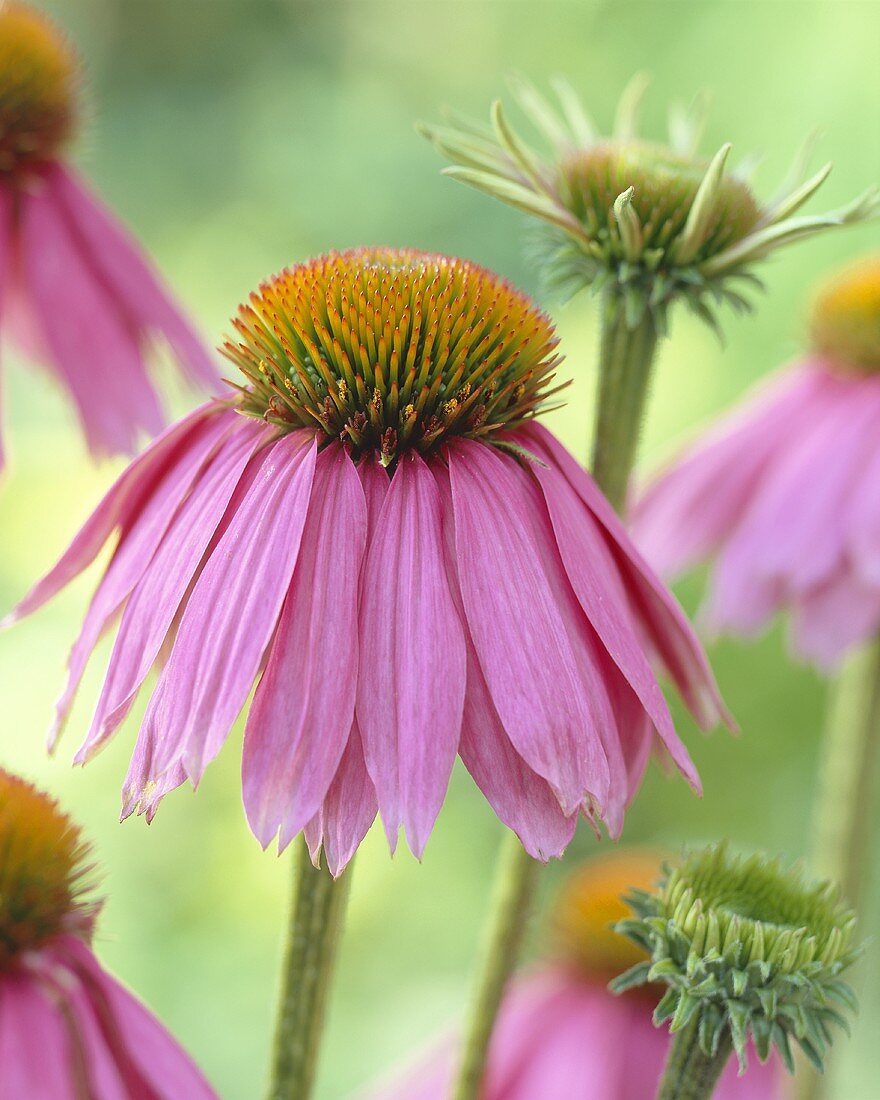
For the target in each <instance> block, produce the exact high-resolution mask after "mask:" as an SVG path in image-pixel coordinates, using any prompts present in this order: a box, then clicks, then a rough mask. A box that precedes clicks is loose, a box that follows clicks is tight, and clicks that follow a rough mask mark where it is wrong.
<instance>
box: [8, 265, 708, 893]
mask: <svg viewBox="0 0 880 1100" xmlns="http://www.w3.org/2000/svg"><path fill="white" fill-rule="evenodd" d="M234 324H235V327H236V329H237V332H238V336H237V339H236V341H235V342H230V343H228V344H227V345H226V353H227V355H228V356H229V358H230V359H232V360H233V361H234V362H236V363H237V364H238V365H239V366H240V367H241V369H242V370H243V372H244V374H245V376H246V384H245V385H244V387H242V389H241V391H240V395H239V398H238V399H237V400H236V401H234V402H228V403H221V402H217V401H215V402H211V403H209V404H206V405H204V406H203V407H202V408H200V409H198V410H197V411H196V412H195V413H193V414H192V415H190V416H189V417H187V418H186V419H184V420H182V421H181V422H180V423H178V424H177V425H175V426H174V427H173V428H171V429H170V430H169V431H167V432H166V433H165V434H164V435H163V436H162V437H161V438H159V439H158V440H157V441H155V442H154V443H153V444H152V445H151V446H150V447H149V448H148V449H147V450H146V451H145V452H144V454H143V455H142V456H141V457H140V458H139V459H137V461H136V462H134V463H133V464H132V465H131V466H130V467H129V469H128V470H127V471H126V472H125V473H124V474H123V475H122V477H121V478H120V479H119V481H118V482H117V483H116V485H115V486H114V487H113V488H112V489H111V490H110V492H109V494H108V495H107V497H106V498H105V499H104V501H103V502H102V503H101V504H100V505H99V506H98V508H97V510H96V511H95V513H94V514H93V516H92V518H91V519H90V520H89V521H88V522H87V524H86V526H85V527H84V528H83V529H82V531H81V532H80V533H79V535H77V537H76V539H75V540H74V542H73V544H72V545H71V547H70V548H69V549H68V551H67V552H66V553H65V554H64V556H63V557H62V559H61V561H60V562H59V563H58V565H56V566H55V568H54V569H53V570H52V571H51V572H50V573H49V575H48V576H47V577H46V578H45V579H44V580H43V581H41V582H40V583H39V584H38V585H37V586H36V588H35V589H34V590H33V591H32V592H31V594H30V595H29V596H27V597H26V598H25V600H24V601H23V602H22V603H21V605H20V606H19V608H18V609H17V611H16V612H14V613H13V618H18V617H20V616H21V615H24V614H27V613H29V612H31V611H33V610H34V609H35V608H37V607H38V606H39V605H40V604H42V603H44V602H45V601H46V600H47V599H49V598H50V597H51V596H52V595H54V594H55V593H56V592H57V591H58V590H59V589H60V588H61V587H62V586H63V585H65V584H66V583H67V582H68V581H69V580H70V579H71V578H72V577H73V576H75V575H76V574H78V573H79V572H81V571H82V570H83V569H84V568H85V567H86V566H87V565H88V564H89V562H91V561H92V560H93V558H94V557H95V555H96V554H97V553H98V551H99V549H100V548H101V546H102V545H103V544H104V543H105V542H106V541H107V540H108V539H110V538H111V536H112V535H113V533H114V532H115V531H117V530H118V532H119V540H118V542H117V544H116V549H115V551H114V554H113V557H112V559H111V561H110V564H109V566H108V568H107V571H106V573H105V574H104V577H103V579H102V581H101V583H100V585H99V588H98V591H97V593H96V595H95V598H94V600H93V602H92V605H91V608H90V609H89V612H88V615H87V617H86V621H85V625H84V628H83V632H82V634H81V636H80V638H79V640H78V641H77V643H76V645H75V646H74V650H73V653H72V656H71V660H70V679H69V683H68V687H67V690H66V691H65V693H64V696H63V698H62V700H61V702H60V703H59V705H58V710H57V721H56V727H55V733H57V731H58V729H59V728H60V725H61V723H62V722H63V720H64V718H65V716H66V715H67V712H68V710H69V707H70V704H71V700H72V698H73V693H74V691H75V689H76V686H77V684H78V682H79V680H80V677H81V674H82V671H83V668H84V665H85V663H86V660H87V657H88V655H89V653H90V651H91V650H92V648H93V646H94V645H95V643H96V642H97V640H98V638H99V637H100V635H101V633H102V632H103V630H104V629H105V627H106V626H107V625H108V624H109V623H110V622H111V621H112V620H113V618H114V617H115V616H116V615H117V614H119V613H120V612H121V615H122V617H121V622H120V626H119V632H118V635H117V638H116V644H115V647H114V649H113V653H112V656H111V659H110V666H109V669H108V672H107V676H106V679H105V682H104V687H103V690H102V692H101V697H100V700H99V702H98V707H97V711H96V713H95V716H94V719H93V722H92V726H91V729H90V731H89V734H88V736H87V738H86V741H85V743H84V744H83V746H82V748H81V749H80V752H79V755H78V757H77V759H78V760H79V761H85V760H87V759H88V758H89V757H90V756H92V755H93V754H94V753H95V752H96V751H97V750H98V749H99V748H100V747H101V746H102V745H103V744H105V743H106V741H107V740H108V739H109V737H110V736H111V735H112V733H113V731H114V730H115V729H116V728H117V727H118V726H119V724H120V723H121V722H122V720H123V718H124V717H125V715H126V714H127V713H128V711H129V709H130V707H131V705H132V703H133V701H134V698H135V696H136V694H137V692H138V690H139V689H140V687H141V685H142V684H143V682H144V680H145V678H146V676H147V674H148V672H149V671H150V669H151V668H152V667H153V666H154V665H156V664H157V663H159V661H160V659H161V658H162V657H163V656H167V660H165V661H164V667H163V669H162V671H161V675H160V677H159V681H158V685H157V686H156V688H155V690H154V691H153V694H152V698H151V699H150V703H149V706H148V708H147V712H146V717H145V719H144V723H143V726H142V728H141V733H140V737H139V739H138V743H137V747H136V750H135V755H134V760H133V762H132V766H131V769H130V772H129V775H128V779H127V781H126V784H125V806H124V813H125V814H126V815H127V814H129V813H131V812H133V811H134V810H135V809H138V810H140V811H142V812H146V813H147V815H148V816H152V814H153V813H154V812H155V810H156V807H157V805H158V803H159V800H160V799H161V798H162V796H163V795H164V794H165V793H166V792H168V791H169V790H171V789H172V788H174V787H177V786H178V785H179V784H181V783H182V782H183V781H184V780H185V779H186V778H189V779H190V780H191V781H192V782H193V783H198V781H199V779H200V778H201V776H202V773H203V771H204V769H205V766H206V765H207V764H208V762H209V761H210V760H211V759H212V758H213V757H214V756H215V755H216V754H217V752H218V751H219V749H220V748H221V746H222V744H223V742H224V740H225V739H226V736H227V734H228V733H229V730H230V727H231V726H232V724H233V723H234V721H235V719H236V716H237V715H238V713H239V711H241V709H242V707H243V706H244V704H245V702H246V700H247V698H248V695H249V693H250V691H251V689H252V687H253V685H254V682H255V681H257V689H256V694H255V696H254V701H253V704H252V706H251V708H250V714H249V716H248V721H247V727H246V730H245V741H244V760H243V787H244V802H245V808H246V811H247V815H248V819H249V821H250V824H251V827H252V829H253V831H254V833H255V834H256V836H257V838H258V839H259V840H260V842H261V843H262V844H263V845H268V844H269V843H270V842H271V841H272V839H273V838H274V837H275V836H276V835H278V836H279V840H280V844H281V846H282V847H283V846H284V845H286V844H288V843H289V842H290V840H291V839H292V838H293V837H294V836H295V835H296V834H297V833H299V832H300V831H301V830H303V829H304V830H305V832H306V837H307V839H308V841H309V844H310V846H311V847H312V850H313V853H315V854H317V850H318V848H319V846H320V845H321V844H323V847H324V850H325V852H326V855H327V859H328V863H329V866H330V867H331V869H333V871H334V873H336V872H338V871H339V870H340V869H341V868H342V867H344V866H345V864H346V863H347V861H348V860H349V858H350V857H351V855H352V853H353V851H354V850H355V848H356V847H357V845H358V844H359V842H360V840H361V839H362V837H363V836H364V834H365V832H366V830H367V828H368V827H369V825H370V823H371V821H372V819H373V817H374V816H375V813H376V809H377V806H378V809H379V812H380V813H381V815H382V818H383V821H384V824H385V828H386V831H387V833H388V837H389V840H390V842H391V845H392V847H393V846H394V844H395V842H396V837H397V833H398V829H399V827H400V826H401V825H403V827H404V829H405V832H406V836H407V840H408V841H409V844H410V847H411V848H412V850H413V851H414V852H416V853H417V854H420V853H421V851H422V849H423V848H424V846H425V842H426V840H427V838H428V835H429V833H430V831H431V828H432V826H433V824H434V820H435V818H436V816H437V813H438V811H439V809H440V806H441V804H442V802H443V798H444V795H445V791H446V787H447V783H448V781H449V776H450V772H451V771H452V766H453V764H454V762H455V757H456V754H458V755H460V756H461V757H462V759H463V761H464V763H465V766H466V767H467V768H468V770H469V771H470V772H471V774H472V776H473V777H474V779H475V781H476V782H477V784H478V786H479V787H480V788H481V789H482V791H483V793H484V794H485V795H486V797H487V799H488V800H489V802H490V803H491V804H492V806H493V807H494V809H495V811H496V813H497V814H498V816H499V817H500V818H501V819H502V820H503V821H504V822H505V823H506V824H507V825H509V826H510V827H511V828H512V829H514V830H515V831H516V833H518V834H519V836H520V838H521V839H522V842H523V845H524V846H525V848H526V849H527V850H528V851H529V852H530V853H531V854H533V855H535V856H536V857H538V858H541V859H546V858H548V857H549V856H552V855H557V854H559V853H561V852H562V850H563V849H564V848H565V846H566V844H567V843H568V841H569V840H570V838H571V836H572V833H573V831H574V828H575V823H576V819H577V815H578V813H579V812H580V811H584V812H585V813H586V814H587V815H588V816H589V817H590V818H602V819H604V821H605V823H606V824H607V826H608V829H609V830H610V831H611V833H612V834H614V835H616V834H618V833H619V831H620V828H621V822H622V817H623V811H624V808H625V806H626V805H627V803H628V802H629V800H630V799H631V797H632V796H633V793H634V791H635V790H636V788H637V786H638V784H639V782H640V779H641V776H642V772H643V770H644V767H645V764H646V761H647V758H648V755H649V753H650V751H651V746H652V743H653V742H654V739H655V733H656V734H657V735H658V736H659V740H660V743H661V744H662V746H663V747H664V748H665V750H666V751H667V752H668V753H669V754H670V755H671V757H672V758H673V760H674V761H675V763H676V764H677V765H678V767H679V768H680V769H681V771H682V772H683V774H684V775H685V776H686V777H687V779H688V780H689V782H690V783H691V784H692V785H693V786H695V787H696V786H697V785H698V778H697V775H696V772H695V770H694V767H693V765H692V763H691V761H690V758H689V757H688V754H687V752H686V750H685V749H684V747H683V745H682V744H681V742H680V741H679V739H678V738H677V736H676V734H675V731H674V729H673V726H672V722H671V719H670V715H669V711H668V709H667V706H666V703H665V701H664V699H663V695H662V693H661V691H660V689H659V687H658V685H657V682H656V680H655V678H654V674H653V672H652V669H651V665H650V662H649V655H650V656H653V657H656V658H657V660H658V661H659V662H660V663H661V664H663V665H664V666H665V668H666V669H667V670H668V672H669V674H670V675H671V677H672V678H673V680H674V681H675V683H676V685H677V687H678V689H679V690H680V691H681V693H682V695H683V696H684V698H685V699H686V701H687V703H688V705H689V706H690V708H691V709H692V711H693V712H694V714H695V715H696V717H697V718H698V720H699V721H700V722H701V723H702V724H704V725H710V724H712V723H713V722H714V721H715V720H716V718H717V716H718V713H719V708H720V704H719V700H718V696H717V693H716V689H715V686H714V683H713V680H712V677H711V673H710V672H709V669H708V666H707V664H706V661H705V658H704V656H703V654H702V651H701V650H700V648H699V645H698V643H697V642H696V640H695V638H694V636H693V633H692V631H691V629H690V627H689V625H688V623H687V621H686V620H685V618H684V616H683V614H682V612H681V610H680V609H679V607H678V605H677V604H676V603H675V602H674V600H673V599H672V597H671V596H670V595H669V593H668V592H667V591H666V589H665V588H664V587H663V586H662V585H661V584H660V583H659V581H657V579H656V578H655V577H654V575H653V573H651V571H650V570H649V569H648V567H647V566H646V565H645V564H644V562H643V561H642V559H641V558H640V557H639V555H638V554H637V552H636V551H635V550H634V548H633V547H632V545H631V543H630V541H629V539H628V538H627V536H626V534H625V533H624V531H623V529H622V527H621V525H620V523H619V522H618V520H617V519H616V517H615V516H614V514H613V512H612V510H611V508H610V507H609V505H608V504H607V503H606V501H605V500H604V499H603V497H602V495H601V493H600V492H599V491H598V489H597V488H596V486H595V484H594V483H593V481H592V480H591V479H590V477H589V476H588V475H587V474H586V473H584V471H583V470H582V469H581V468H580V467H579V466H578V465H577V463H576V462H575V461H574V459H573V458H572V457H571V456H570V455H569V454H568V453H567V452H566V451H565V450H564V449H563V448H562V446H561V445H560V444H559V443H558V442H557V441H556V440H555V439H554V438H553V437H552V436H551V435H550V433H549V432H548V431H547V430H546V429H545V428H543V427H541V426H539V425H538V424H537V423H535V422H534V421H533V416H534V414H535V413H536V412H537V411H538V410H539V409H540V408H541V407H542V406H544V405H545V402H546V399H547V398H548V397H549V395H550V393H551V392H553V391H552V388H551V387H552V380H553V372H554V368H555V367H556V365H557V362H558V358H557V356H556V355H555V347H556V338H555V335H554V332H553V329H552V326H551V324H550V322H549V320H548V319H547V318H546V317H545V316H544V315H543V314H542V313H540V312H539V311H538V310H537V309H536V308H535V307H534V306H533V305H532V303H531V302H530V301H529V299H528V298H526V297H525V296H524V295H522V294H520V293H518V292H517V291H515V290H514V289H512V288H511V287H510V286H508V285H507V284H506V283H504V282H503V281H502V280H501V279H499V278H498V277H497V276H495V275H493V274H492V273H490V272H488V271H485V270H483V269H482V268H479V267H476V266H475V265H473V264H471V263H468V262H466V261H463V260H456V259H449V258H447V257H444V256H436V255H429V254H424V253H419V252H411V251H386V250H359V251H353V252H347V253H342V254H332V255H329V256H325V257H322V258H320V259H317V260H314V261H312V262H310V263H307V264H302V265H297V266H295V267H292V268H289V269H287V270H286V271H283V272H282V273H281V274H280V275H278V276H276V277H275V278H273V279H271V280H270V281H268V282H267V283H265V284H263V285H262V286H261V287H260V289H259V291H258V292H257V293H255V294H254V295H252V296H251V300H250V304H249V305H247V306H244V307H243V308H242V309H241V310H240V312H239V316H238V318H237V319H236V320H235V322H234ZM241 413H245V414H248V415H244V416H242V415H241ZM53 740H54V735H53Z"/></svg>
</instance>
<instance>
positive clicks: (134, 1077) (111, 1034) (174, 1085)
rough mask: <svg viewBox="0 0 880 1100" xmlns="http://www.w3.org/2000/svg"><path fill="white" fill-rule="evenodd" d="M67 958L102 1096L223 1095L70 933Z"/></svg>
mask: <svg viewBox="0 0 880 1100" xmlns="http://www.w3.org/2000/svg"><path fill="white" fill-rule="evenodd" d="M59 953H60V954H61V957H62V958H63V959H64V960H65V962H67V964H68V965H69V966H70V967H71V970H72V972H73V973H74V974H75V975H76V978H77V979H78V980H79V982H81V983H82V986H81V991H80V992H79V994H78V995H77V996H76V997H75V1000H74V999H72V1000H73V1007H74V1011H75V1013H76V1017H77V1022H78V1024H79V1027H80V1031H81V1034H82V1036H83V1040H84V1046H85V1053H86V1056H87V1058H88V1060H89V1068H90V1072H91V1075H92V1077H93V1079H95V1080H96V1081H100V1083H101V1084H100V1086H99V1087H98V1089H97V1096H96V1100H98V1098H100V1100H135V1098H138V1100H140V1098H142V1100H166V1098H168V1100H170V1098H171V1097H186V1098H187V1100H217V1094H216V1093H215V1092H214V1090H213V1089H212V1088H211V1086H210V1085H209V1084H208V1082H207V1081H206V1080H205V1078H204V1076H203V1075H202V1073H201V1072H200V1071H199V1069H198V1068H197V1067H196V1065H195V1064H194V1063H193V1061H192V1060H191V1059H190V1058H189V1056H188V1055H187V1054H186V1052H185V1051H184V1050H183V1049H182V1048H181V1047H180V1045H179V1044H178V1043H177V1042H176V1040H175V1039H174V1038H173V1037H172V1036H171V1035H170V1033H169V1032H168V1031H166V1029H165V1028H164V1027H163V1026H162V1025H161V1024H160V1023H159V1021H158V1020H157V1019H156V1017H155V1016H153V1014H152V1013H151V1012H150V1011H149V1010H148V1009H147V1008H146V1007H145V1006H144V1005H143V1004H142V1003H141V1002H140V1001H139V1000H138V999H137V998H136V997H134V996H133V995H132V994H131V993H129V992H128V990H126V989H125V988H124V987H123V986H122V985H121V984H120V983H119V982H117V981H116V980H115V979H114V978H112V977H111V976H110V975H109V974H108V973H107V972H106V971H104V970H103V969H102V968H101V966H100V965H99V964H98V962H97V960H96V959H95V957H94V955H93V954H92V953H91V951H90V950H89V948H87V947H86V946H85V944H83V943H81V942H80V941H78V940H76V939H74V938H72V937H64V941H63V944H62V945H61V946H60V948H59Z"/></svg>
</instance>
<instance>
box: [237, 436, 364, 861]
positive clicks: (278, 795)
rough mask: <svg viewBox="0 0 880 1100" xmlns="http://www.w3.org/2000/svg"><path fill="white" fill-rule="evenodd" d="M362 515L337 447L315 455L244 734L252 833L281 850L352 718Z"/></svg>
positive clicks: (319, 796)
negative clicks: (299, 531)
mask: <svg viewBox="0 0 880 1100" xmlns="http://www.w3.org/2000/svg"><path fill="white" fill-rule="evenodd" d="M366 536H367V509H366V504H365V502H364V492H363V489H362V488H361V482H360V479H359V478H358V475H357V471H356V470H355V467H354V464H353V463H352V461H351V459H350V457H349V455H348V452H347V451H346V450H345V448H344V447H343V446H342V445H341V444H340V443H332V444H330V445H329V446H328V447H326V448H325V449H324V450H323V451H322V452H321V454H320V455H319V456H318V460H317V463H316V465H315V477H314V484H313V488H312V494H311V501H310V503H309V511H308V516H307V517H306V524H305V529H304V531H303V536H302V542H301V545H300V551H299V557H298V558H297V563H296V570H295V572H294V574H293V580H292V581H291V584H290V590H289V592H288V595H287V599H286V600H285V603H284V607H283V609H282V611H281V618H280V620H279V623H278V630H277V632H276V634H275V638H274V640H273V642H272V649H271V653H270V656H269V663H268V665H267V667H266V671H265V672H264V673H263V678H262V680H261V681H260V684H259V686H258V687H257V692H256V696H255V697H254V701H253V704H252V705H251V710H250V715H249V717H248V722H247V726H246V728H245V739H244V755H243V758H242V783H243V794H244V804H245V810H246V812H247V817H248V821H249V822H250V826H251V829H252V830H253V832H254V835H255V836H256V837H257V839H258V840H259V841H260V843H261V844H262V845H263V847H264V848H265V847H267V846H268V845H269V844H270V843H271V841H272V839H273V838H274V837H275V835H276V834H277V833H278V832H279V830H280V834H281V835H280V838H279V843H280V846H281V848H284V847H285V846H286V845H287V844H289V843H290V841H291V840H292V838H293V837H294V836H296V834H297V833H299V832H300V830H301V829H302V828H303V826H304V825H305V824H306V822H308V821H309V820H310V819H311V818H312V817H313V816H314V815H315V814H316V813H317V811H318V809H319V808H320V806H321V803H322V802H323V801H324V797H325V795H326V794H327V790H328V788H329V786H330V783H331V781H332V780H333V777H334V775H335V774H336V771H337V768H338V767H339V763H340V760H341V758H342V754H343V751H344V749H345V746H346V743H347V741H348V738H349V733H350V731H351V725H352V720H353V718H354V703H355V690H356V686H357V676H358V637H357V613H358V594H359V589H360V579H361V566H362V563H363V556H364V546H365V544H366Z"/></svg>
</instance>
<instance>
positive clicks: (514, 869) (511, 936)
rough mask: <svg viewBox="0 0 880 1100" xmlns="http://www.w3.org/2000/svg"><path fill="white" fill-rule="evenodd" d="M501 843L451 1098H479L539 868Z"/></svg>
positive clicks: (509, 843)
mask: <svg viewBox="0 0 880 1100" xmlns="http://www.w3.org/2000/svg"><path fill="white" fill-rule="evenodd" d="M501 844H502V847H501V855H500V856H499V866H498V873H497V877H496V881H495V897H494V898H493V904H492V909H491V913H492V916H491V923H490V925H489V928H488V934H487V937H486V944H485V948H484V952H483V957H482V961H481V964H480V971H479V975H480V976H479V982H478V985H477V988H476V991H475V996H474V1000H473V1003H472V1006H471V1011H470V1014H469V1018H468V1023H467V1028H466V1032H465V1034H466V1040H465V1045H464V1050H463V1052H462V1059H461V1064H460V1067H459V1072H458V1078H457V1081H456V1086H455V1092H454V1093H453V1096H454V1098H455V1100H475V1098H476V1097H478V1096H479V1095H480V1084H481V1082H482V1080H483V1071H484V1070H485V1067H486V1055H487V1053H488V1050H489V1040H490V1039H491V1037H492V1028H493V1027H494V1024H495V1019H496V1017H497V1015H498V1009H499V1008H500V1007H501V998H502V996H503V994H504V987H505V985H506V984H507V979H508V978H509V977H510V974H511V972H512V970H513V968H514V966H515V965H516V960H517V957H518V956H519V952H520V948H521V947H522V941H523V937H524V936H525V931H526V924H527V922H528V917H529V913H530V911H531V908H532V900H533V897H534V893H535V886H536V884H537V881H538V870H539V865H538V864H537V863H536V862H535V860H533V859H532V857H531V856H530V855H528V854H527V852H526V851H525V850H524V849H523V846H522V845H521V844H520V842H519V840H518V839H517V838H516V836H515V835H514V834H513V833H510V832H508V833H505V836H504V839H503V840H502V842H501Z"/></svg>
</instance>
